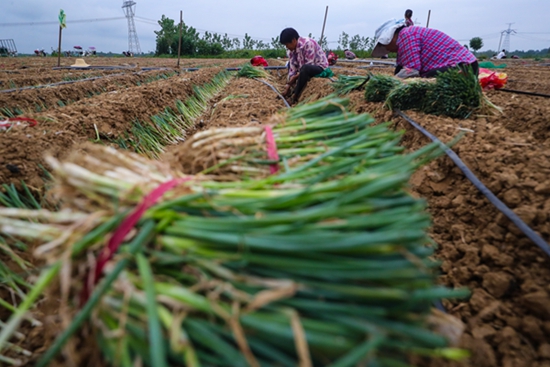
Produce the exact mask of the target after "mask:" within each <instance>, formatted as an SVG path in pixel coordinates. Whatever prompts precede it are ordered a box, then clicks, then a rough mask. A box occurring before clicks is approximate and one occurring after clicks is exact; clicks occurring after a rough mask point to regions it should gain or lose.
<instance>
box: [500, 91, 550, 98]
mask: <svg viewBox="0 0 550 367" xmlns="http://www.w3.org/2000/svg"><path fill="white" fill-rule="evenodd" d="M496 90H498V91H499V92H508V93H516V94H525V95H528V96H535V97H545V98H550V95H549V94H542V93H534V92H524V91H521V90H513V89H496Z"/></svg>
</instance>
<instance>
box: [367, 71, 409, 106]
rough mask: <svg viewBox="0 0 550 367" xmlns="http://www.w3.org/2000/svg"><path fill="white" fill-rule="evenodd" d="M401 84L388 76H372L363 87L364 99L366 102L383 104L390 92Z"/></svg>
mask: <svg viewBox="0 0 550 367" xmlns="http://www.w3.org/2000/svg"><path fill="white" fill-rule="evenodd" d="M399 84H401V81H400V80H399V79H397V78H394V77H393V76H390V75H385V74H374V75H372V76H371V77H370V79H369V82H368V83H367V85H366V86H365V99H366V100H367V102H383V101H385V100H386V98H387V97H388V94H390V91H391V90H392V89H393V88H395V87H396V86H398V85H399Z"/></svg>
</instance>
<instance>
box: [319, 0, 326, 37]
mask: <svg viewBox="0 0 550 367" xmlns="http://www.w3.org/2000/svg"><path fill="white" fill-rule="evenodd" d="M327 15H328V5H327V9H326V10H325V20H324V21H323V30H322V31H321V39H320V40H319V44H320V45H321V47H322V44H323V36H324V35H325V24H327Z"/></svg>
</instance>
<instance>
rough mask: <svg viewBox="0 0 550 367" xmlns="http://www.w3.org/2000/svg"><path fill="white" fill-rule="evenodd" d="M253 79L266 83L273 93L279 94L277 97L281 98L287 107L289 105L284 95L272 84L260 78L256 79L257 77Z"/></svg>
mask: <svg viewBox="0 0 550 367" xmlns="http://www.w3.org/2000/svg"><path fill="white" fill-rule="evenodd" d="M253 79H254V80H257V81H259V82H261V83H264V84H265V85H267V86H268V87H269V88H271V89H273V91H274V92H275V93H277V95H278V96H279V98H281V99H282V100H283V102H284V103H285V106H287V107H288V108H290V105H289V104H288V102H287V101H286V99H285V97H283V96H282V95H281V93H279V91H278V90H277V88H275V87H274V86H272V85H271V84H269V83H268V82H266V81H264V80H261V79H257V78H253Z"/></svg>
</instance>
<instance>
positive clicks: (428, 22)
mask: <svg viewBox="0 0 550 367" xmlns="http://www.w3.org/2000/svg"><path fill="white" fill-rule="evenodd" d="M431 14H432V11H431V10H428V21H427V22H426V28H429V27H430V15H431Z"/></svg>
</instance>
